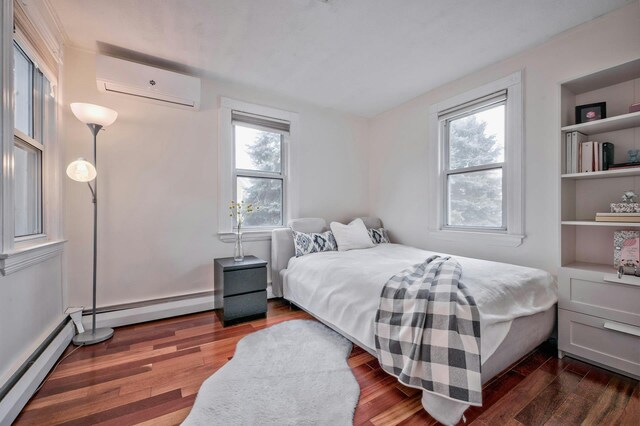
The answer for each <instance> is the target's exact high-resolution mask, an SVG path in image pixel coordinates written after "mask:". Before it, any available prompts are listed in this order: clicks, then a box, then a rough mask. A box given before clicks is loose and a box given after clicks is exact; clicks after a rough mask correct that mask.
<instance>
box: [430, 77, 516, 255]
mask: <svg viewBox="0 0 640 426" xmlns="http://www.w3.org/2000/svg"><path fill="white" fill-rule="evenodd" d="M500 90H507V104H506V115H507V121H506V133H505V136H506V141H507V144H508V145H507V146H508V147H507V149H505V163H506V164H507V167H506V169H505V171H506V179H505V181H506V187H505V188H504V194H505V197H506V213H507V217H506V226H507V229H506V231H502V230H486V231H485V230H478V229H473V230H462V229H460V228H455V229H451V228H446V227H445V226H444V224H445V220H444V211H445V209H444V200H445V193H444V184H443V179H444V166H445V163H444V161H445V157H444V156H445V152H444V146H443V143H442V142H443V136H444V135H443V134H442V132H443V130H442V128H441V125H440V120H439V118H438V115H439V113H440V112H442V111H446V110H447V109H450V108H453V107H456V106H458V105H462V104H465V103H467V102H471V101H473V100H475V99H479V98H482V97H484V96H488V95H490V94H492V93H496V92H498V91H500ZM523 102H524V97H523V91H522V71H518V72H515V73H513V74H511V75H509V76H507V77H504V78H502V79H500V80H497V81H494V82H492V83H488V84H485V85H483V86H481V87H478V88H476V89H473V90H470V91H468V92H465V93H462V94H460V95H457V96H454V97H452V98H450V99H447V100H445V101H442V102H440V103H438V104H435V105H432V106H431V108H430V109H429V133H430V134H429V140H430V144H429V165H430V167H429V188H430V194H433V196H434V197H435V199H431V200H429V201H430V202H429V219H428V231H429V232H428V233H429V236H430V237H432V238H435V239H440V240H445V241H454V242H460V243H463V242H477V243H481V244H491V245H502V246H508V247H517V246H519V245H521V244H522V240H523V239H524V238H525V232H524V230H525V223H524V200H525V194H524V189H525V186H524V176H525V174H524V114H523Z"/></svg>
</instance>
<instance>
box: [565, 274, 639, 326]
mask: <svg viewBox="0 0 640 426" xmlns="http://www.w3.org/2000/svg"><path fill="white" fill-rule="evenodd" d="M606 277H611V278H609V279H608V280H607V281H605V274H602V273H600V274H598V273H593V272H585V271H576V270H573V269H561V270H560V273H559V275H558V307H559V308H561V309H567V310H570V311H574V312H580V313H583V314H588V315H594V316H597V317H601V318H607V319H611V320H614V321H619V322H622V323H625V324H631V325H635V326H639V327H640V286H637V285H633V284H628V283H624V282H617V279H615V275H614V274H607V275H606Z"/></svg>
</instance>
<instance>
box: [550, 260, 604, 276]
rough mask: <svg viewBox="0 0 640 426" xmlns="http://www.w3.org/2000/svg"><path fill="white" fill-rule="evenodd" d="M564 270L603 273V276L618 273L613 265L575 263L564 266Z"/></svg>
mask: <svg viewBox="0 0 640 426" xmlns="http://www.w3.org/2000/svg"><path fill="white" fill-rule="evenodd" d="M562 267H563V268H572V269H581V270H583V271H591V272H601V273H603V274H611V273H614V274H615V273H616V268H614V267H613V265H612V264H608V265H605V264H602V263H588V262H573V263H570V264H568V265H562Z"/></svg>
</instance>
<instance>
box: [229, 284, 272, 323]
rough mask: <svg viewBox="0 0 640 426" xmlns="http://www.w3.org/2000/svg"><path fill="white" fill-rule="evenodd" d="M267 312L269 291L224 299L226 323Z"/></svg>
mask: <svg viewBox="0 0 640 426" xmlns="http://www.w3.org/2000/svg"><path fill="white" fill-rule="evenodd" d="M266 312H267V291H266V290H263V291H256V292H255V293H247V294H241V295H239V296H229V297H225V298H224V308H223V314H224V321H225V322H227V321H230V320H235V319H238V318H242V317H248V316H251V315H259V314H264V313H266Z"/></svg>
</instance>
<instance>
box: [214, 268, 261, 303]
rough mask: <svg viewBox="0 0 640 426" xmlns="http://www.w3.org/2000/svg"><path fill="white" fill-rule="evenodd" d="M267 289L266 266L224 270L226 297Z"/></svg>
mask: <svg viewBox="0 0 640 426" xmlns="http://www.w3.org/2000/svg"><path fill="white" fill-rule="evenodd" d="M266 289H267V268H266V267H262V268H251V269H239V270H235V271H225V272H224V289H223V290H224V297H227V296H234V295H237V294H244V293H250V292H252V291H262V290H266Z"/></svg>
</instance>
